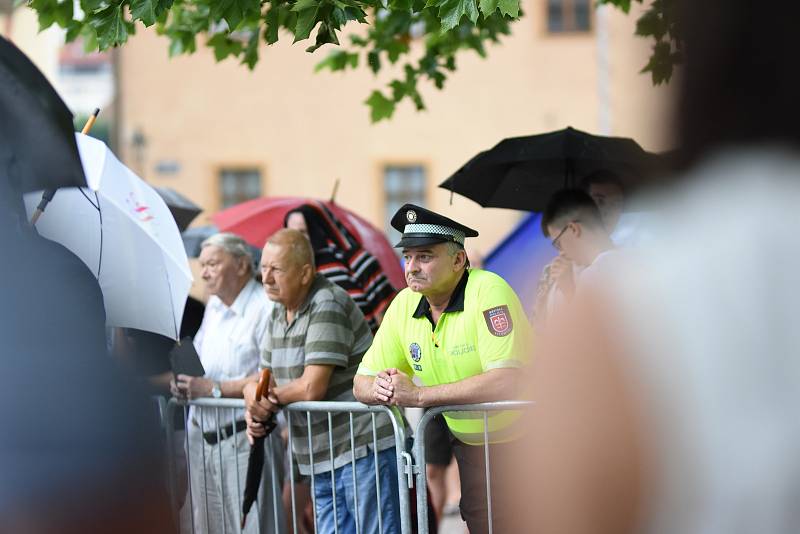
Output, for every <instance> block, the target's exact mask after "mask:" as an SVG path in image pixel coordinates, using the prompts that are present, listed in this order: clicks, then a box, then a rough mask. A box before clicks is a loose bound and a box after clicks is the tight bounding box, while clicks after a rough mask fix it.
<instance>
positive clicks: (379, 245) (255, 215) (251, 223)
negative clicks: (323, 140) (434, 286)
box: [212, 197, 406, 289]
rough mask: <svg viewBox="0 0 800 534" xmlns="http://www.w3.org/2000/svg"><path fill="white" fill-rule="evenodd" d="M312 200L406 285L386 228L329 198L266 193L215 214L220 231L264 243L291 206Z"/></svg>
mask: <svg viewBox="0 0 800 534" xmlns="http://www.w3.org/2000/svg"><path fill="white" fill-rule="evenodd" d="M310 202H322V203H323V204H325V206H327V208H328V209H329V210H331V211H332V212H333V214H334V215H335V216H336V217H337V218H338V219H339V220H340V221H341V222H342V223H343V224H344V225H345V227H346V228H347V229H348V230H349V231H350V233H352V234H353V235H354V236H355V237H356V238H357V239H358V240H359V242H360V243H361V244H362V246H363V247H364V248H365V249H366V250H367V251H368V252H370V253H371V254H372V255H373V256H375V257H376V258H377V259H378V261H379V262H380V264H381V267H382V268H383V272H384V273H385V274H386V277H387V278H388V279H389V281H390V282H391V283H392V285H393V286H394V287H396V288H398V289H400V288H403V287H405V286H406V282H405V277H404V275H403V268H402V267H401V265H400V259H399V258H398V257H397V254H396V253H395V251H394V248H392V245H391V243H389V240H388V239H387V238H386V236H385V235H384V233H383V232H381V231H380V230H378V229H377V228H375V227H374V226H373V225H372V224H371V223H369V222H367V221H366V220H365V219H363V218H362V217H359V216H358V215H356V214H355V213H353V212H351V211H349V210H346V209H345V208H343V207H341V206H339V205H338V204H336V203H334V202H330V201H315V200H312V199H309V198H302V197H266V198H257V199H254V200H248V201H247V202H243V203H241V204H237V205H235V206H231V207H230V208H227V209H225V210H222V211H220V212H219V213H217V214H216V215H214V216H213V217H212V219H213V220H214V224H216V225H217V227H218V228H219V229H220V231H221V232H232V233H234V234H236V235H239V236H241V237H242V238H243V239H244V240H245V241H247V242H248V243H250V244H251V245H254V246H256V247H263V246H264V243H266V242H267V238H268V237H269V236H271V235H272V234H274V233H275V232H277V231H278V230H280V229H281V228H283V220H284V219H285V218H286V214H287V213H289V212H290V211H291V210H293V209H295V208H297V207H299V206H302V205H303V204H308V203H310Z"/></svg>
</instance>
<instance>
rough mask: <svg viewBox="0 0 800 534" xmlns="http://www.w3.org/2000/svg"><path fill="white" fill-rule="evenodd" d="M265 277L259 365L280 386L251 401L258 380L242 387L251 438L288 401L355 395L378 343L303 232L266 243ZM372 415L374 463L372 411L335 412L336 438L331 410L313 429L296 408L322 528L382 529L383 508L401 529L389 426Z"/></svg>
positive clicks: (318, 416) (296, 437) (386, 519)
mask: <svg viewBox="0 0 800 534" xmlns="http://www.w3.org/2000/svg"><path fill="white" fill-rule="evenodd" d="M261 276H262V280H263V284H264V290H265V291H266V295H267V296H268V297H269V298H270V300H272V301H273V302H275V308H274V310H273V311H272V314H271V316H270V320H269V323H268V325H267V329H266V331H265V332H264V337H263V342H262V351H261V367H262V368H268V369H270V370H271V371H272V377H273V378H274V382H275V383H274V385H273V386H272V387H271V388H270V390H269V394H268V396H267V397H262V399H261V401H260V402H256V400H255V392H256V382H255V381H254V380H252V381H249V382H248V384H247V385H246V386H245V389H244V397H245V402H246V404H247V420H248V430H247V432H248V434H249V435H250V436H252V437H257V436H261V435H263V434H264V426H263V424H262V423H261V421H264V420H265V419H266V418H267V417H268V416H269V415H270V414H271V413H274V412H277V411H278V410H279V409H280V407H281V406H282V405H284V404H289V403H291V402H298V401H343V402H348V401H349V402H352V401H354V400H355V399H354V397H353V376H354V375H355V373H356V369H357V368H358V365H359V363H361V358H362V356H363V355H364V353H365V352H366V350H367V348H369V346H370V343H371V342H372V334H371V333H370V329H369V326H368V325H367V322H366V320H365V319H364V315H363V314H362V313H361V311H360V310H359V308H358V306H356V304H355V302H353V299H352V298H350V296H349V295H348V294H347V292H345V291H344V290H343V289H342V288H340V287H339V286H337V285H336V284H333V283H332V282H331V281H329V280H328V279H327V278H326V277H324V276H323V275H322V274H320V273H318V272H317V270H316V269H315V266H314V253H313V250H312V249H311V244H310V242H309V240H308V239H307V238H306V237H305V236H304V235H303V234H302V233H300V232H299V231H297V230H292V229H288V228H286V229H283V230H279V231H278V232H276V233H275V234H274V235H273V236H272V237H270V238H269V239H268V240H267V244H266V245H264V250H263V252H262V255H261ZM351 421H352V425H353V436H352V437H353V439H354V442H355V452H354V453H353V452H352V449H351V442H350V439H351V435H350V424H351ZM375 421H376V427H375V432H376V435H377V448H378V454H377V463H378V465H377V466H376V465H375V455H374V454H373V452H374V451H373V427H372V415H371V414H369V413H357V414H352V419H351V415H350V414H348V413H346V412H343V413H337V414H333V416H332V428H333V435H330V433H329V432H328V416H327V415H326V414H324V413H312V414H311V421H310V427H311V428H314V429H315V430H314V431H313V432H312V434H311V435H310V436H309V421H308V418H307V416H306V414H305V413H293V414H292V417H291V427H292V438H293V439H292V443H291V447H292V451H293V452H294V457H295V459H296V462H297V463H296V465H297V467H298V468H299V471H300V473H301V474H302V475H305V476H310V475H311V474H312V472H313V473H314V475H315V482H314V484H313V486H314V491H315V494H314V498H315V502H316V508H317V509H316V518H317V532H321V533H323V534H329V533H331V532H355V531H356V522H358V524H359V527H360V531H361V532H364V533H367V534H378V533H379V524H378V509H379V508H380V512H381V521H382V527H383V531H384V532H399V531H400V501H399V494H398V485H397V460H396V452H395V440H394V432H393V429H392V423H391V421H389V418H388V417H387V416H385V415H383V414H377V415H376V417H375ZM309 440H311V450H309ZM329 440H330V441H332V443H333V451H331V450H330V445H329V443H330V441H329ZM312 454H313V464H312V462H311V459H312ZM353 455H355V458H356V461H355V467H354V466H353V464H352V463H351V462H352V457H353ZM331 457H333V465H331ZM353 469H355V475H354V473H353ZM331 471H332V472H333V481H332V480H331V478H332V476H331V474H330V473H331ZM376 473H378V474H377V475H376ZM354 476H355V479H356V483H355V484H356V486H355V487H354V484H353V478H354ZM376 478H379V482H378V481H377V480H376ZM334 484H335V487H334ZM376 484H379V485H380V503H379V502H378V499H377V498H376V497H375V496H376ZM356 492H357V497H356V496H355V494H356ZM334 499H335V502H334ZM356 499H357V502H358V508H356ZM356 514H357V515H358V518H357V519H356Z"/></svg>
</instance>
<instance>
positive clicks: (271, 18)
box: [264, 4, 281, 44]
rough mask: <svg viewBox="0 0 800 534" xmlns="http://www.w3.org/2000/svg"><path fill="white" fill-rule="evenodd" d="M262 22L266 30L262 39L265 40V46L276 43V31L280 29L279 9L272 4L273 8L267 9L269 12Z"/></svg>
mask: <svg viewBox="0 0 800 534" xmlns="http://www.w3.org/2000/svg"><path fill="white" fill-rule="evenodd" d="M264 21H265V23H266V26H267V29H266V31H265V32H264V39H266V41H267V44H274V43H277V42H278V30H279V29H280V27H281V24H280V8H279V7H277V6H275V5H274V4H273V6H272V7H270V8H269V11H267V16H266V17H264Z"/></svg>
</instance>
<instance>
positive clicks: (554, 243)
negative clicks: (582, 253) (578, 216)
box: [551, 220, 578, 250]
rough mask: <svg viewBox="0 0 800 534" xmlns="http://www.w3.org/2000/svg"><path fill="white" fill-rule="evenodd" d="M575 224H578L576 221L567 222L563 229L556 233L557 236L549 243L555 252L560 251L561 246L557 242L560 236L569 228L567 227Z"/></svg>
mask: <svg viewBox="0 0 800 534" xmlns="http://www.w3.org/2000/svg"><path fill="white" fill-rule="evenodd" d="M576 222H578V221H577V220H575V221H570V222H568V223H567V225H566V226H564V228H563V229H562V230H561V231H560V232H559V233H558V235H557V236H556V237H555V238H554V239H553V240H552V241H551V243H552V244H553V246H554V247H555V248H556V250H561V245H559V244H558V240H559V239H561V236H563V235H564V232H566V231H567V228H569V225H570V224H573V223H576Z"/></svg>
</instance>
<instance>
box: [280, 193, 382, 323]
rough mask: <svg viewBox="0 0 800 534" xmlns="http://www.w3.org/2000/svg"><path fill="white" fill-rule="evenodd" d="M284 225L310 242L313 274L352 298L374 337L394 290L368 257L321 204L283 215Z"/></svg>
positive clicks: (305, 206)
mask: <svg viewBox="0 0 800 534" xmlns="http://www.w3.org/2000/svg"><path fill="white" fill-rule="evenodd" d="M284 226H285V227H286V228H291V229H293V230H297V231H299V232H301V233H303V234H305V236H306V237H308V239H309V241H311V247H312V248H313V249H314V264H315V265H316V266H317V272H319V273H320V274H322V275H323V276H325V278H327V279H328V280H330V281H331V282H333V283H334V284H336V285H338V286H339V287H341V288H342V289H344V290H345V291H347V293H348V294H349V295H350V297H352V299H353V300H354V301H355V303H356V304H357V305H358V308H359V309H360V310H361V313H363V314H364V318H365V319H366V320H367V324H368V325H369V328H370V331H372V333H373V334H374V333H375V332H376V331H377V330H378V326H380V324H381V319H382V318H383V314H384V312H385V311H386V308H387V307H388V306H389V303H390V302H391V301H392V299H393V298H394V296H395V295H396V294H397V291H396V290H395V288H394V287H392V284H391V283H390V282H389V279H388V278H387V277H386V275H385V274H384V273H383V270H382V268H381V265H380V263H379V262H378V259H377V258H376V257H375V256H373V255H372V254H370V253H369V252H368V251H367V250H366V249H365V248H364V247H363V246H362V245H361V243H359V241H358V240H357V239H356V238H355V236H354V235H353V234H351V233H350V231H349V230H348V229H347V228H346V227H345V225H344V224H342V222H341V221H339V219H337V218H336V216H335V215H334V214H333V212H332V211H331V210H330V209H328V208H327V206H325V204H323V203H322V202H317V201H315V202H313V203H309V204H303V205H302V206H300V207H298V208H295V209H293V210H291V211H290V212H289V213H287V214H286V218H285V220H284Z"/></svg>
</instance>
